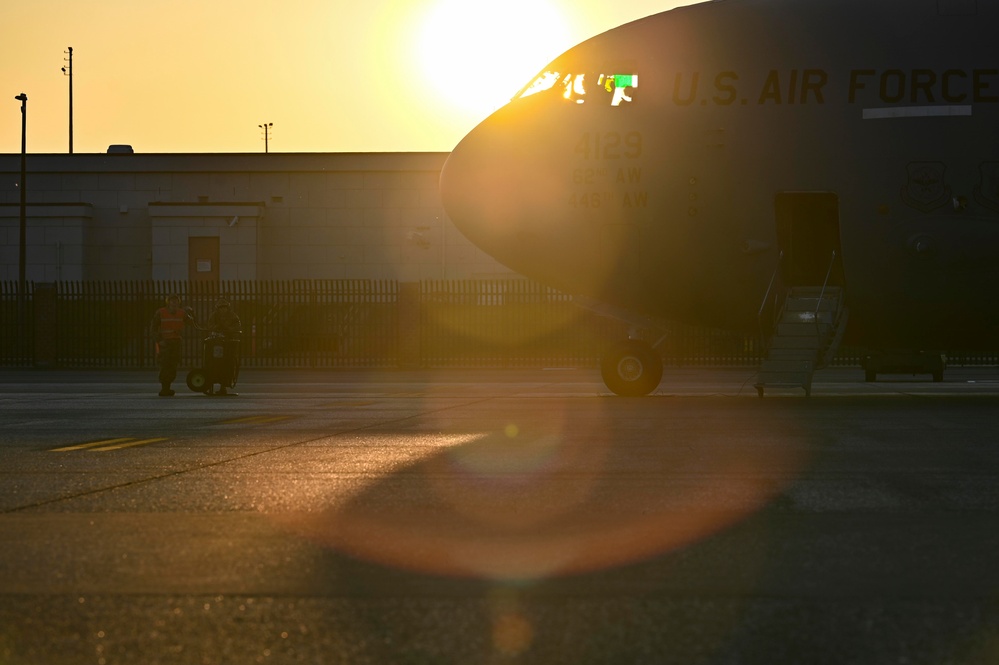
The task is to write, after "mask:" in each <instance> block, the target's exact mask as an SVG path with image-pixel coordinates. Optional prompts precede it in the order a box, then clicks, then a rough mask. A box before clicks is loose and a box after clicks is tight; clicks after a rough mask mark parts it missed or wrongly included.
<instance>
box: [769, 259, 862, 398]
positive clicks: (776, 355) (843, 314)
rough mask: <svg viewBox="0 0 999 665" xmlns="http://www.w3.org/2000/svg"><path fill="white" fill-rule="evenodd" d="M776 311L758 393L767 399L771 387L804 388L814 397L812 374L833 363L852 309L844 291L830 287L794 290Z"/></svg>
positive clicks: (777, 305)
mask: <svg viewBox="0 0 999 665" xmlns="http://www.w3.org/2000/svg"><path fill="white" fill-rule="evenodd" d="M833 261H835V254H833ZM826 282H828V275H827V278H826ZM761 311H762V309H761ZM775 311H776V315H775V316H774V324H773V327H772V330H771V334H770V335H769V342H768V343H767V356H766V358H765V359H764V360H763V362H762V363H761V364H760V369H759V372H758V374H757V381H756V384H755V387H756V392H757V393H758V394H759V396H760V397H763V394H764V392H765V391H766V390H767V389H769V388H802V389H804V391H805V395H806V396H811V394H812V375H813V374H814V372H815V370H816V369H821V368H823V367H825V366H826V365H828V364H829V363H830V362H832V359H833V357H834V356H835V355H836V351H837V349H838V348H839V344H840V341H841V340H842V339H843V332H844V331H845V330H846V323H847V320H848V319H849V310H848V309H847V308H846V307H845V306H844V305H843V289H842V288H841V287H839V286H829V285H828V284H822V285H818V286H794V287H790V288H788V289H786V290H785V291H784V293H783V298H780V299H778V300H777V302H776V304H775Z"/></svg>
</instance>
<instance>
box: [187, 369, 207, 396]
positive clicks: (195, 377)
mask: <svg viewBox="0 0 999 665" xmlns="http://www.w3.org/2000/svg"><path fill="white" fill-rule="evenodd" d="M187 387H188V388H190V389H191V390H193V391H194V392H196V393H203V392H205V391H206V390H208V388H209V386H208V375H207V374H205V370H203V369H192V370H191V371H190V372H188V373H187Z"/></svg>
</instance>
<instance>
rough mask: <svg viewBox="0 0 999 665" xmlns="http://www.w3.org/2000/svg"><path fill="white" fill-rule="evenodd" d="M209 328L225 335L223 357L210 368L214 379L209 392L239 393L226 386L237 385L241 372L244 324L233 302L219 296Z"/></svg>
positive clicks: (210, 376)
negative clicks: (241, 346)
mask: <svg viewBox="0 0 999 665" xmlns="http://www.w3.org/2000/svg"><path fill="white" fill-rule="evenodd" d="M208 329H209V330H211V331H212V333H214V334H216V335H221V336H222V337H223V341H222V344H223V348H224V350H225V352H224V354H223V357H222V358H219V359H217V361H216V362H215V363H213V364H212V367H210V368H208V369H209V372H208V375H209V376H208V378H209V380H210V381H212V384H211V386H210V387H209V389H208V394H209V395H212V394H214V395H238V394H239V393H237V392H235V391H233V392H228V391H227V390H226V386H228V387H230V388H234V387H235V386H236V376H237V375H238V373H239V342H240V337H241V336H242V334H243V324H242V323H241V322H240V320H239V316H238V315H237V314H236V312H234V311H233V309H232V304H231V303H230V302H229V301H228V300H226V299H225V298H219V299H218V300H217V301H216V302H215V310H214V311H213V312H212V315H211V317H209V319H208ZM216 383H217V384H219V390H218V392H215V384H216Z"/></svg>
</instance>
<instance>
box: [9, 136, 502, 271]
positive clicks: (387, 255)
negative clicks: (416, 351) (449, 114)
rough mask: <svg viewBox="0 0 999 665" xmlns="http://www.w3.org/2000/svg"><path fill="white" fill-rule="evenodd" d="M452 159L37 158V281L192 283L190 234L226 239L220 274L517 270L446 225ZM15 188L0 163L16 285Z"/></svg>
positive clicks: (30, 182)
mask: <svg viewBox="0 0 999 665" xmlns="http://www.w3.org/2000/svg"><path fill="white" fill-rule="evenodd" d="M446 157H447V155H446V153H364V154H341V153H300V154H288V153H254V154H150V155H143V154H131V155H129V154H125V155H120V154H114V155H107V154H78V153H77V154H72V155H70V154H65V155H57V154H45V155H31V154H29V155H28V159H27V169H28V173H27V178H26V180H27V189H26V191H27V199H28V202H29V206H28V207H27V216H28V220H27V226H28V233H27V236H26V238H27V243H28V248H27V261H26V274H27V279H29V280H34V281H54V280H56V279H85V280H114V279H124V280H134V279H186V278H187V276H188V256H187V251H188V239H189V238H190V237H192V236H215V237H218V238H219V243H220V246H221V263H220V278H221V279H331V278H345V279H348V278H349V279H399V280H402V281H416V280H421V279H467V278H474V277H496V276H506V275H510V274H511V273H510V272H509V271H508V270H507V269H506V268H504V267H502V266H500V265H499V264H498V263H496V262H495V261H493V260H492V259H491V258H489V257H488V256H487V255H485V254H484V253H482V252H481V251H479V250H478V249H476V248H475V247H474V246H473V245H471V244H470V243H469V242H468V241H467V240H466V239H465V238H464V236H462V235H461V233H460V232H458V231H457V229H456V228H455V227H454V226H453V225H452V224H451V223H450V221H449V220H448V219H447V218H446V215H445V213H444V210H443V208H442V207H441V204H440V197H439V193H438V188H437V183H438V179H439V176H440V170H441V167H442V166H443V164H444V160H445V159H446ZM19 180H20V155H0V258H2V264H0V279H8V280H9V279H17V276H18V270H19V255H18V243H19V215H20V205H19V200H20V199H19V197H20V193H19V190H18V181H19ZM56 213H60V214H58V215H57V214H56Z"/></svg>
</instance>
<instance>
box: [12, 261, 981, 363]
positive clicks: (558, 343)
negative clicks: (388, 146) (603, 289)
mask: <svg viewBox="0 0 999 665" xmlns="http://www.w3.org/2000/svg"><path fill="white" fill-rule="evenodd" d="M26 286H27V288H26V290H25V293H24V294H19V293H18V289H17V283H16V282H0V366H2V367H36V366H48V367H64V368H152V367H154V366H155V344H154V340H153V338H152V335H151V333H150V322H151V319H152V315H153V312H154V311H155V310H156V309H158V308H159V307H161V306H162V305H163V302H164V300H165V298H166V296H167V295H168V294H170V293H176V294H178V295H180V297H181V298H182V300H183V304H184V305H185V306H189V307H191V308H192V309H193V311H194V315H195V318H196V320H197V321H199V322H206V321H207V320H208V317H209V315H210V313H211V311H212V308H213V306H214V303H215V301H216V300H217V299H218V298H219V297H220V296H225V297H226V298H228V299H229V300H230V301H231V302H232V304H233V307H234V309H235V311H236V312H237V314H238V315H239V316H240V318H241V320H242V324H243V337H242V340H241V355H242V364H243V366H244V367H275V368H336V367H345V368H347V367H350V368H357V367H398V366H418V367H582V366H594V365H595V364H596V363H597V361H598V359H599V357H600V356H601V354H602V352H603V350H604V349H605V348H606V347H607V345H609V344H611V343H613V342H616V341H618V340H620V339H623V338H624V337H625V336H626V334H627V331H628V329H627V326H626V325H625V324H622V323H620V322H617V321H613V320H610V319H607V318H604V317H601V316H599V315H597V314H595V313H593V312H591V311H589V310H586V309H582V308H580V307H577V306H576V305H575V304H573V302H572V298H571V297H570V296H567V295H565V294H563V293H560V292H558V291H555V290H553V289H550V288H547V287H544V286H541V285H539V284H536V283H534V282H530V281H527V280H519V279H510V280H466V281H426V282H421V283H419V284H400V283H397V282H394V281H378V280H294V281H227V282H222V283H214V282H179V281H178V282H171V281H133V282H106V281H105V282H57V283H53V284H41V283H28V284H27V285H26ZM202 336H203V335H202V334H200V333H199V332H198V330H197V329H194V330H190V331H188V333H187V335H186V339H185V343H184V359H183V362H184V364H185V365H186V366H188V367H196V366H198V365H199V364H200V363H201V349H202V345H201V338H202ZM661 351H662V353H663V357H664V360H665V362H666V363H667V364H668V365H683V366H751V365H756V364H758V363H759V362H760V359H761V355H762V353H761V349H760V346H759V342H758V340H757V339H756V338H755V337H753V336H748V335H743V334H740V333H733V332H728V331H720V330H712V329H705V328H698V327H694V326H684V325H673V326H672V327H671V328H670V329H669V330H668V335H667V337H666V339H665V341H664V343H663V345H662V347H661ZM860 355H861V352H860V350H857V349H844V350H842V351H841V352H840V354H839V355H838V356H837V359H836V364H837V365H856V364H858V363H859V361H860ZM949 355H950V357H951V360H952V363H953V364H967V365H975V364H987V365H991V364H995V363H996V356H995V354H981V353H976V354H962V353H951V354H949Z"/></svg>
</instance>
